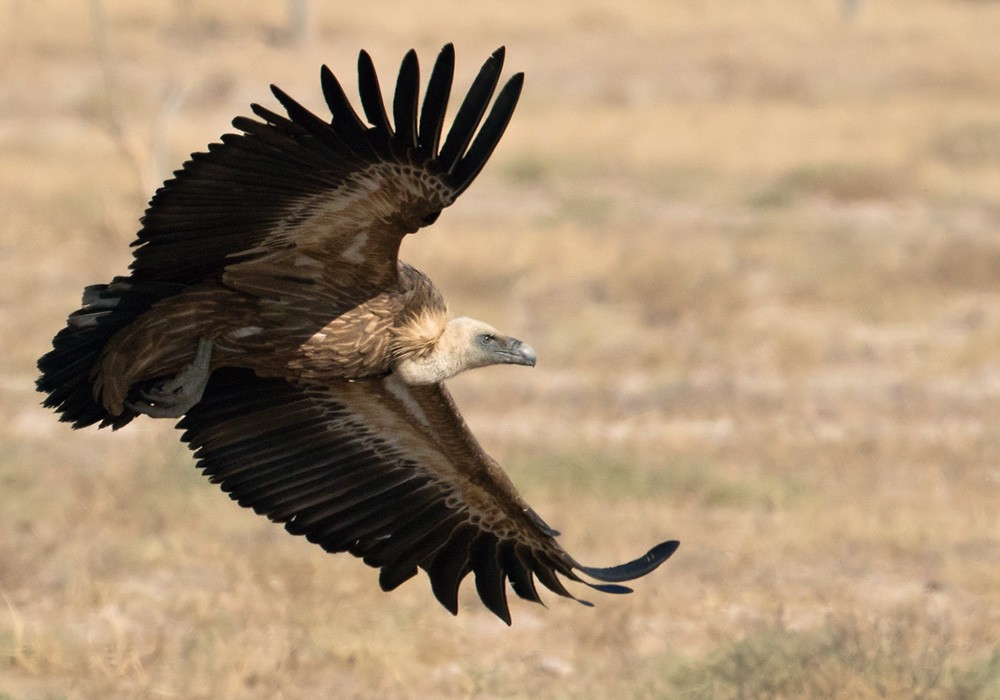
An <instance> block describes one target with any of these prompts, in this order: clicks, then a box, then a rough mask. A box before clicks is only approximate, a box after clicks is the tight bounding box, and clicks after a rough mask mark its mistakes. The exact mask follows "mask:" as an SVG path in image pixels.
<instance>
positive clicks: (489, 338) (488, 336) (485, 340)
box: [479, 333, 497, 345]
mask: <svg viewBox="0 0 1000 700" xmlns="http://www.w3.org/2000/svg"><path fill="white" fill-rule="evenodd" d="M496 339H497V337H496V336H495V335H493V334H492V333H483V334H482V335H481V336H479V342H480V343H482V344H483V345H490V344H491V343H495V342H496Z"/></svg>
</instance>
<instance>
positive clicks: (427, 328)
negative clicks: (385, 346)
mask: <svg viewBox="0 0 1000 700" xmlns="http://www.w3.org/2000/svg"><path fill="white" fill-rule="evenodd" d="M447 325H448V313H447V311H444V310H441V309H425V310H423V311H421V312H420V313H418V314H417V315H416V316H414V317H413V318H412V319H410V320H409V321H407V322H406V323H404V324H403V325H402V326H399V327H398V328H396V329H395V338H394V340H393V355H394V356H395V357H396V358H397V359H404V358H412V357H426V356H427V355H429V354H430V353H431V352H433V351H434V348H435V347H436V346H437V342H438V340H440V339H441V335H442V334H443V333H444V329H445V328H446V327H447Z"/></svg>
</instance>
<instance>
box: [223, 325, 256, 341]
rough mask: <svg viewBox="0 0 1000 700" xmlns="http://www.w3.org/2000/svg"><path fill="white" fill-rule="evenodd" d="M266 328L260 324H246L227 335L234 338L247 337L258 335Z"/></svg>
mask: <svg viewBox="0 0 1000 700" xmlns="http://www.w3.org/2000/svg"><path fill="white" fill-rule="evenodd" d="M263 330H264V329H263V328H261V327H260V326H244V327H243V328H237V329H236V330H232V331H229V332H228V333H227V334H226V335H227V336H228V337H230V338H232V339H233V340H237V339H238V338H247V337H249V336H251V335H257V334H259V333H260V332H261V331H263Z"/></svg>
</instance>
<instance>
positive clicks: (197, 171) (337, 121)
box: [131, 44, 523, 291]
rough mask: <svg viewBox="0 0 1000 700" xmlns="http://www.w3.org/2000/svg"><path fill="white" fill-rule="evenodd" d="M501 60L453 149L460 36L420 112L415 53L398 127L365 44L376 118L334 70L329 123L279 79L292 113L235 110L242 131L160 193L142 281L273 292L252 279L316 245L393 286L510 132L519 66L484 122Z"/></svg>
mask: <svg viewBox="0 0 1000 700" xmlns="http://www.w3.org/2000/svg"><path fill="white" fill-rule="evenodd" d="M503 59H504V50H503V48H501V49H498V50H497V51H496V52H495V53H494V54H493V55H492V56H491V57H490V58H489V60H487V61H486V63H485V64H484V65H483V67H482V69H481V70H480V72H479V75H478V76H477V78H476V79H475V81H474V82H473V84H472V87H471V88H470V89H469V92H468V94H467V96H466V97H465V100H464V101H463V103H462V105H461V107H460V108H459V109H458V112H457V114H456V116H455V119H454V121H453V123H452V126H451V129H450V130H449V132H448V135H447V137H446V138H445V140H444V143H443V144H441V143H440V142H441V135H442V125H443V121H444V115H445V108H446V107H447V104H448V98H449V94H450V92H451V83H452V76H453V73H454V65H455V52H454V49H453V47H452V45H451V44H448V45H447V46H445V47H444V48H443V49H442V50H441V52H440V54H439V55H438V58H437V61H436V63H435V65H434V68H433V70H432V72H431V77H430V80H429V82H428V85H427V94H426V97H425V98H424V101H423V106H422V107H421V108H420V109H419V114H418V104H419V89H420V77H419V68H418V64H417V56H416V53H415V52H413V51H410V52H409V53H407V54H406V57H405V58H404V59H403V63H402V66H401V67H400V71H399V77H398V79H397V81H396V89H395V96H394V98H393V101H392V110H391V111H392V116H393V119H392V123H390V119H389V116H388V114H387V112H386V108H385V105H384V104H383V101H382V93H381V89H380V87H379V82H378V77H377V76H376V73H375V68H374V65H373V64H372V60H371V58H370V57H369V55H368V54H367V53H365V52H364V51H362V52H361V54H360V57H359V60H358V71H359V85H360V94H361V102H362V105H363V107H364V113H365V116H366V118H367V120H368V122H369V124H368V125H366V124H365V123H364V122H363V121H362V120H361V118H360V117H359V116H358V115H357V113H356V112H355V111H354V108H353V107H352V106H351V104H350V102H349V101H348V99H347V97H346V96H345V94H344V91H343V89H342V88H341V86H340V83H339V82H338V80H337V78H336V77H334V75H333V73H331V72H330V70H329V69H328V68H327V67H326V66H324V67H323V70H322V74H321V77H322V85H323V93H324V95H325V97H326V102H327V104H328V105H329V108H330V111H331V113H332V120H331V121H330V122H326V121H324V120H322V119H320V118H319V117H317V116H316V115H314V114H312V113H311V112H309V111H308V110H306V109H305V108H304V107H302V106H301V105H300V104H299V103H298V102H296V101H295V100H293V99H292V98H291V97H289V96H288V95H286V94H285V93H284V92H283V91H281V90H280V89H279V88H277V87H275V86H273V85H272V86H271V90H272V92H273V93H274V95H275V97H277V99H278V101H279V102H281V104H282V105H283V106H284V107H285V109H286V111H287V113H288V116H287V118H286V117H283V116H280V115H278V114H275V113H274V112H272V111H270V110H268V109H265V108H264V107H261V106H259V105H256V104H255V105H252V109H253V111H254V113H255V114H256V115H257V116H258V117H259V118H260V119H261V120H263V121H258V120H254V119H250V118H246V117H238V118H236V119H235V120H233V125H234V126H235V127H236V128H237V129H239V130H240V131H241V132H242V133H240V134H226V135H224V136H223V137H222V139H221V143H215V144H212V145H210V146H209V147H208V151H207V152H206V153H195V154H193V155H192V156H191V159H190V160H189V161H188V162H186V163H185V164H184V166H183V168H182V169H181V170H179V171H177V172H176V173H175V174H174V175H175V176H174V179H172V180H169V181H168V182H166V183H165V184H164V186H163V187H162V188H160V189H159V190H158V191H157V192H156V194H155V195H154V197H153V199H152V201H151V203H150V206H149V208H148V209H147V211H146V214H145V216H144V218H143V221H142V224H143V225H142V229H141V230H140V231H139V234H138V239H137V240H136V241H135V242H134V243H133V245H134V246H137V248H136V250H135V251H134V256H135V259H134V260H133V262H132V266H131V267H132V270H133V276H134V278H136V279H140V280H149V281H157V282H176V283H182V284H192V283H195V282H198V281H201V280H205V279H216V278H218V277H219V276H220V275H221V274H222V273H223V271H224V270H225V271H226V275H227V279H226V281H227V282H228V283H230V284H232V285H233V286H235V287H237V288H247V289H248V291H254V290H255V288H256V287H259V286H263V287H265V288H266V287H267V284H266V283H263V284H261V283H259V282H255V278H259V277H260V276H262V275H264V276H268V274H270V276H272V277H281V276H284V277H285V278H294V277H296V267H295V266H296V264H298V265H299V270H300V271H301V270H303V269H306V270H308V267H309V266H315V261H314V260H313V259H312V258H311V256H312V255H313V254H316V255H322V256H325V257H326V258H329V259H330V261H331V262H330V264H331V265H336V266H340V267H342V268H345V269H346V271H345V272H344V273H343V274H345V275H346V276H347V277H350V278H352V279H353V283H354V284H355V285H360V286H362V287H369V288H371V287H372V286H374V287H378V286H380V285H384V284H387V283H389V282H391V281H392V280H393V279H394V278H395V274H396V272H395V271H396V255H397V252H398V249H399V243H400V241H401V240H402V237H403V236H404V235H405V234H407V233H412V232H414V231H416V230H417V229H418V228H420V227H421V226H424V225H427V224H429V223H432V222H433V220H434V219H436V218H437V215H438V214H439V213H440V211H441V209H443V208H444V207H446V206H448V205H449V204H451V203H452V202H453V201H454V200H455V198H456V197H457V196H458V195H459V194H461V193H462V191H464V190H465V188H466V187H468V186H469V184H470V183H471V182H472V180H473V179H474V178H475V177H476V175H477V174H478V173H479V171H480V170H481V169H482V167H483V165H484V164H485V163H486V160H487V159H488V158H489V156H490V154H491V153H492V152H493V149H494V148H495V147H496V145H497V142H498V141H499V140H500V137H501V136H502V135H503V132H504V130H505V128H506V126H507V123H508V121H509V120H510V117H511V114H512V113H513V111H514V107H515V105H516V104H517V99H518V97H519V95H520V91H521V85H522V82H523V74H521V73H518V74H517V75H515V76H513V77H512V78H511V79H510V80H509V81H508V82H507V84H506V85H505V86H504V87H503V88H502V89H501V90H500V93H499V94H498V96H497V99H496V101H495V102H494V103H493V107H492V109H491V110H490V111H489V115H488V116H487V117H486V120H485V122H484V123H483V125H482V128H481V129H479V125H480V122H481V121H482V119H483V116H484V115H485V114H486V112H487V108H488V107H489V104H490V100H491V99H492V97H493V93H494V91H495V89H496V86H497V81H498V78H499V76H500V71H501V68H502V66H503ZM477 129H478V133H477ZM268 266H270V268H274V271H272V272H270V273H268ZM302 266H305V268H303V267H302ZM227 268H229V269H228V270H227Z"/></svg>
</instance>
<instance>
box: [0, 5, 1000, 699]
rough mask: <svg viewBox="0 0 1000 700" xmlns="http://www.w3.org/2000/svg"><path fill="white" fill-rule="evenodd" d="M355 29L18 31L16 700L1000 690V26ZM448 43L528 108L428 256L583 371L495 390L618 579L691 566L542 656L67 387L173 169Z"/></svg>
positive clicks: (495, 404)
mask: <svg viewBox="0 0 1000 700" xmlns="http://www.w3.org/2000/svg"><path fill="white" fill-rule="evenodd" d="M315 5H316V6H319V7H317V9H318V10H319V15H318V16H317V17H316V18H315V25H314V32H313V38H312V40H311V41H310V42H309V43H307V44H306V45H304V46H298V47H292V46H289V45H288V42H287V41H285V38H284V35H283V33H282V26H283V22H284V18H283V15H282V8H283V7H284V5H283V4H282V3H266V2H263V0H245V1H244V2H242V3H239V4H238V6H237V5H233V4H232V3H228V2H223V1H222V0H211V1H210V2H197V3H195V2H190V1H185V2H182V1H181V0H175V1H174V2H162V3H154V2H152V0H139V1H129V2H125V1H124V0H116V1H112V0H107V1H106V2H105V3H104V22H103V27H104V30H103V34H102V35H101V36H95V33H94V31H93V30H94V16H93V15H92V14H90V8H89V7H88V3H84V2H78V3H64V2H57V1H56V0H31V1H30V2H28V1H24V0H20V1H18V0H10V1H9V2H5V3H3V4H2V5H0V39H2V44H0V154H2V157H0V191H2V192H3V196H2V197H0V253H2V254H0V278H2V280H3V282H2V284H0V337H2V338H3V350H4V352H3V358H2V364H0V382H2V386H3V395H2V401H0V416H2V418H0V445H2V448H0V494H2V496H0V597H2V601H0V697H2V698H7V697H12V698H62V697H66V698H86V697H111V696H114V697H177V698H216V697H287V698H293V697H317V696H320V697H322V696H327V697H363V696H391V697H418V696H421V697H423V696H427V695H431V696H438V697H452V696H459V697H461V696H472V695H477V696H484V697H508V696H513V697H539V696H554V697H574V696H575V697H612V696H618V697H653V696H661V697H704V698H736V697H786V698H791V697H844V698H866V697H901V698H911V697H923V698H1000V284H998V283H1000V236H998V229H1000V71H998V70H997V67H998V66H1000V42H998V41H997V39H996V37H997V36H1000V3H997V2H988V1H978V2H974V1H971V0H970V1H966V2H962V1H959V0H886V1H885V2H879V3H875V2H871V3H869V2H863V3H860V9H859V11H858V13H857V14H856V15H855V16H854V18H853V20H850V21H849V20H847V19H846V18H844V17H842V16H841V15H840V13H839V8H840V4H838V3H835V2H834V0H824V1H823V2H820V1H818V0H813V1H810V0H769V1H767V2H759V3H735V2H733V3H721V2H720V3H705V2H700V1H695V0H687V1H681V2H674V3H669V4H664V3H661V2H656V1H654V0H645V1H637V2H631V3H617V4H614V5H613V6H612V5H610V4H607V3H602V2H597V0H585V1H584V2H577V3H569V2H566V3H538V2H525V1H522V0H518V1H516V2H504V3H492V4H490V5H488V6H487V5H483V6H482V7H481V9H476V10H474V11H473V10H468V9H462V10H459V8H460V7H462V8H464V7H466V6H465V5H461V6H460V5H458V4H448V3H437V2H430V3H419V4H418V3H404V2H392V3H381V2H380V3H370V4H369V3H319V2H317V3H315ZM369 5H370V9H366V8H367V7H369ZM237 7H238V9H234V8H237ZM418 7H419V8H420V9H419V10H418V9H416V8H418ZM477 7H478V6H477ZM668 8H669V9H668ZM449 40H454V41H456V43H457V48H458V52H459V59H460V60H459V66H460V72H461V73H462V75H461V76H460V80H459V82H460V83H462V81H463V80H466V79H468V77H469V75H471V73H472V71H473V70H475V68H476V67H477V65H478V62H479V61H480V60H481V59H482V58H484V57H485V55H486V54H487V53H488V51H490V50H492V49H493V48H494V47H495V46H497V45H499V44H502V43H503V44H506V45H507V46H508V49H509V54H508V55H509V61H510V65H511V67H512V69H517V70H525V71H526V72H527V74H528V81H527V85H526V90H525V94H524V98H523V100H522V105H521V107H520V109H519V112H518V114H517V115H516V117H515V120H514V123H513V125H512V127H511V129H510V131H509V133H508V137H507V138H506V139H505V141H504V143H503V144H502V145H501V147H500V149H499V151H498V152H497V154H496V156H495V158H494V160H493V162H492V163H491V164H490V166H489V167H488V168H487V169H486V171H485V172H484V174H483V175H482V177H481V178H480V180H479V181H478V182H477V183H476V185H475V187H473V188H472V190H470V192H469V193H468V194H467V195H466V196H464V197H463V199H462V201H461V202H460V203H459V204H457V205H456V206H455V207H454V208H453V209H451V210H449V211H448V212H446V214H445V215H444V216H442V218H441V220H440V222H439V223H438V224H437V225H436V226H435V227H434V228H432V229H429V230H427V231H425V232H423V233H421V234H420V236H419V239H417V240H412V241H409V242H408V244H407V247H406V248H405V250H404V253H405V254H406V257H407V258H408V259H409V260H410V261H411V262H415V263H416V264H417V265H418V266H420V267H422V268H423V269H425V270H426V271H428V272H429V273H430V274H431V276H432V277H433V278H434V279H435V280H437V281H438V282H439V283H440V284H441V286H442V287H443V288H444V291H445V293H446V296H447V297H448V298H449V299H450V301H451V303H452V306H453V308H454V309H455V310H456V311H460V312H464V313H469V314H471V315H475V316H478V317H480V318H485V319H489V320H491V321H493V322H495V323H496V324H497V325H499V326H501V327H503V328H506V329H509V330H510V331H511V332H513V333H515V334H517V335H520V336H522V337H526V338H529V339H530V340H531V342H532V343H533V344H534V345H535V347H536V349H538V351H539V355H540V357H541V359H542V361H541V364H540V366H539V367H538V368H536V369H535V370H532V371H521V370H519V369H492V370H483V371H481V372H479V373H474V374H470V375H469V376H467V377H463V378H461V379H460V380H458V381H455V382H453V383H452V384H453V390H454V391H455V393H456V394H457V395H458V398H459V400H460V403H461V404H462V405H463V407H464V408H465V410H466V414H467V417H468V418H469V421H470V423H471V424H472V426H473V428H474V430H475V431H476V432H477V433H478V434H479V435H480V436H481V437H482V440H483V442H484V443H485V444H486V446H487V448H488V449H489V450H490V451H492V452H493V453H494V454H496V455H497V456H498V457H499V458H501V460H502V461H503V462H504V463H505V464H506V465H508V466H509V471H510V472H511V475H512V476H513V478H514V480H515V482H517V483H518V484H519V485H520V486H521V488H522V491H523V492H524V493H525V494H526V495H527V496H528V498H529V500H531V501H532V502H533V504H534V505H535V507H536V508H537V509H538V510H539V511H540V512H541V513H543V514H544V516H545V517H546V519H547V520H549V521H550V522H551V523H553V525H555V526H557V527H559V528H560V529H562V530H564V531H565V532H566V535H565V536H564V538H563V540H564V542H565V543H566V545H567V546H568V547H569V548H570V549H571V551H574V552H575V553H578V556H579V557H580V558H581V559H582V560H583V561H587V562H593V563H595V564H599V563H611V562H613V561H615V560H622V559H624V558H625V557H629V556H633V555H636V554H638V553H639V552H641V551H642V550H643V548H644V547H646V546H648V545H649V544H652V543H653V542H654V541H658V540H659V539H661V538H664V537H676V538H678V539H680V540H681V541H682V543H683V544H682V547H681V549H680V550H679V552H678V553H677V555H675V557H674V558H673V559H672V560H671V561H670V562H668V563H667V564H666V565H665V566H664V567H663V568H662V569H661V570H659V571H657V572H656V573H655V574H653V575H651V576H650V577H648V578H647V579H644V580H642V581H640V582H638V585H637V589H638V590H637V591H636V593H635V594H633V595H631V596H628V597H626V598H621V599H618V598H615V599H608V597H604V598H603V599H601V600H599V601H597V603H598V606H597V608H596V609H594V610H588V609H585V608H582V607H579V606H577V605H575V604H573V603H572V602H568V601H563V600H556V599H553V600H551V603H550V606H549V608H548V609H543V608H538V607H535V606H531V605H529V604H527V603H523V604H515V606H514V609H513V614H514V626H513V627H512V628H510V629H508V628H506V627H505V626H504V625H503V624H502V623H500V622H499V621H497V620H496V619H494V618H493V617H492V616H491V615H490V614H489V613H487V612H485V611H484V610H483V609H482V608H481V606H479V605H478V603H476V602H475V600H474V595H473V592H472V591H471V586H468V585H467V588H468V589H470V590H466V591H465V592H464V593H463V598H462V601H463V607H464V610H463V612H462V614H461V615H460V616H459V617H458V618H452V617H450V616H449V615H448V614H447V613H446V612H445V611H444V610H443V609H441V608H440V607H439V606H438V605H437V604H436V603H435V602H434V601H433V598H432V596H431V593H430V590H429V586H427V585H426V582H425V581H423V580H416V581H414V582H411V583H410V584H407V585H406V586H404V587H403V588H402V589H401V590H399V591H396V592H395V593H393V594H391V595H385V594H382V593H380V592H378V590H377V586H376V578H377V576H376V573H375V572H373V571H372V570H370V569H368V568H367V567H365V566H363V565H362V564H361V563H359V562H357V561H356V560H353V559H352V558H350V557H348V556H337V557H333V556H327V555H324V554H323V553H322V552H321V551H319V550H318V548H315V547H313V546H311V545H308V544H307V543H306V542H304V541H302V540H298V539H295V538H291V537H289V536H287V535H285V534H284V532H283V531H282V529H281V528H280V527H278V526H275V525H272V524H270V523H268V522H266V521H264V520H263V519H261V518H258V517H256V516H254V515H252V514H251V513H249V512H246V511H243V510H241V509H239V508H238V507H236V506H235V505H233V504H232V503H230V502H228V501H227V499H226V498H225V496H224V495H222V494H221V493H219V492H218V491H217V489H216V488H215V487H213V486H211V485H210V484H208V483H206V482H204V481H203V480H202V479H201V478H200V477H199V475H198V474H197V473H196V471H195V470H194V468H193V467H192V462H191V458H190V456H189V455H188V454H187V453H186V452H185V450H184V449H183V448H182V447H180V446H179V445H178V444H177V441H176V434H175V432H174V431H173V430H172V429H171V427H170V425H169V423H167V422H154V421H139V423H138V424H136V425H132V426H129V427H128V428H127V429H126V430H123V431H121V432H120V433H117V434H109V433H105V432H98V431H96V430H87V431H83V432H78V433H73V432H72V431H70V430H69V429H68V428H66V426H64V425H61V424H58V423H56V421H55V420H54V417H53V416H52V415H50V414H49V413H47V412H45V411H43V410H42V409H41V408H39V407H38V406H37V404H38V401H39V397H38V396H37V395H36V394H35V393H34V391H33V387H32V380H33V377H34V373H35V370H34V366H33V365H34V360H35V358H36V357H37V356H38V355H40V354H41V353H42V352H44V351H45V350H46V347H47V345H48V341H49V338H50V337H51V335H52V334H53V333H54V332H55V331H56V330H57V329H58V328H59V327H60V326H61V324H62V323H63V320H64V318H65V316H66V314H67V313H68V312H69V311H71V310H72V309H74V308H75V305H76V303H77V301H78V298H79V293H80V290H81V288H82V287H83V286H84V285H85V284H87V283H92V282H97V281H104V280H107V279H108V278H110V277H111V276H112V275H113V274H115V273H118V272H120V271H122V270H123V269H124V268H125V266H126V265H127V263H128V255H129V253H128V250H127V245H126V244H127V242H128V241H129V240H130V239H131V238H132V236H133V234H134V231H135V222H136V219H137V216H138V214H139V213H140V211H141V209H142V207H143V202H144V200H145V198H146V197H147V196H148V194H149V192H148V191H147V190H148V187H147V183H148V182H149V181H155V180H157V179H158V178H162V177H163V176H164V175H165V174H166V172H167V171H168V170H169V169H170V168H171V167H172V166H176V165H177V164H179V163H180V162H181V161H182V160H183V158H184V157H185V155H186V154H187V153H189V152H191V151H192V150H198V149H201V148H203V147H204V145H205V144H206V143H207V142H208V141H210V140H212V139H215V138H216V137H217V136H218V135H219V134H220V133H222V132H223V131H225V130H226V129H227V126H228V120H229V119H230V118H231V117H232V116H234V115H236V114H245V113H247V104H248V103H249V102H250V101H253V100H262V101H265V100H267V99H268V95H267V90H266V86H267V84H268V83H269V82H275V83H278V84H280V85H282V86H283V87H285V89H286V90H288V91H289V92H291V93H292V94H293V95H296V96H300V97H301V99H304V100H305V101H306V102H307V104H310V105H312V106H314V107H318V106H319V105H320V95H319V84H318V67H319V65H320V64H321V63H323V62H327V63H329V64H330V65H331V66H332V67H333V68H334V69H335V70H336V71H337V72H338V73H340V74H341V75H343V76H344V77H345V78H346V79H347V82H348V83H351V82H352V78H351V72H352V66H353V63H354V56H355V54H356V51H357V50H358V49H359V48H362V47H365V48H368V49H369V50H370V51H371V52H372V53H373V55H374V57H375V59H376V62H377V63H378V65H379V66H381V67H382V68H383V70H386V71H389V70H391V69H392V68H393V67H394V66H395V64H396V62H397V61H398V60H399V58H401V56H402V54H403V52H404V51H405V49H407V48H409V47H410V46H416V47H417V48H418V49H419V50H420V51H421V56H422V57H423V58H424V60H425V63H426V62H427V61H428V60H429V58H430V56H432V55H433V52H434V51H436V49H437V48H438V47H439V46H440V45H441V44H443V43H444V42H446V41H449ZM463 84H464V83H463Z"/></svg>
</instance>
